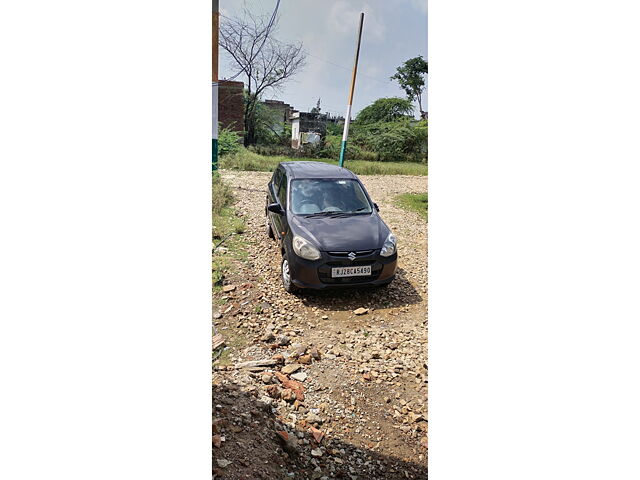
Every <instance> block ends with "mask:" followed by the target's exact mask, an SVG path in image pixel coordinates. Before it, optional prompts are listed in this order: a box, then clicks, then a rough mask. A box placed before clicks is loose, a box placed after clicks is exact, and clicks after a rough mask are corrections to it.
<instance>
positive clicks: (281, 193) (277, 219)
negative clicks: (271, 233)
mask: <svg viewBox="0 0 640 480" xmlns="http://www.w3.org/2000/svg"><path fill="white" fill-rule="evenodd" d="M287 183H288V179H287V172H285V171H284V170H283V171H282V172H281V175H280V183H279V185H278V191H277V195H276V197H277V202H278V204H279V205H280V207H281V208H282V210H283V212H284V215H278V214H274V223H275V226H276V227H277V231H276V235H277V237H278V239H280V242H282V241H283V240H284V238H283V237H284V235H286V232H287V231H288V224H287V187H288V185H287Z"/></svg>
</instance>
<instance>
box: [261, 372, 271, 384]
mask: <svg viewBox="0 0 640 480" xmlns="http://www.w3.org/2000/svg"><path fill="white" fill-rule="evenodd" d="M273 378H274V377H273V375H271V374H270V373H263V374H262V375H261V376H260V380H262V383H266V384H269V383H273Z"/></svg>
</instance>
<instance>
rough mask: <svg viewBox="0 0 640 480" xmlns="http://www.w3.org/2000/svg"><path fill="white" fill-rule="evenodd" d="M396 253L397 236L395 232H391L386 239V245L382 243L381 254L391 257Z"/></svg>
mask: <svg viewBox="0 0 640 480" xmlns="http://www.w3.org/2000/svg"><path fill="white" fill-rule="evenodd" d="M394 253H396V236H395V235H394V234H393V233H390V234H389V236H388V237H387V239H386V240H385V241H384V245H382V250H380V255H382V256H383V257H390V256H391V255H393V254H394Z"/></svg>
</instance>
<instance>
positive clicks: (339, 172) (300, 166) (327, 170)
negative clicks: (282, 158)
mask: <svg viewBox="0 0 640 480" xmlns="http://www.w3.org/2000/svg"><path fill="white" fill-rule="evenodd" d="M280 165H281V166H282V168H284V169H285V171H286V172H287V176H288V177H289V178H356V176H355V174H354V173H353V172H352V171H351V170H347V169H346V168H343V167H338V166H337V165H330V164H328V163H324V162H281V163H280Z"/></svg>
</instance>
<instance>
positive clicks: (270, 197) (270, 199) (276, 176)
mask: <svg viewBox="0 0 640 480" xmlns="http://www.w3.org/2000/svg"><path fill="white" fill-rule="evenodd" d="M281 178H282V171H281V170H280V169H279V168H277V169H276V170H275V171H274V172H273V176H272V177H271V181H270V182H269V185H268V186H267V203H266V205H265V207H264V209H265V212H266V214H267V218H268V219H269V223H270V224H271V229H272V230H273V231H274V232H276V231H277V230H278V228H277V225H276V218H275V217H277V216H278V215H277V214H275V213H273V212H270V211H269V210H268V208H267V207H268V206H269V205H270V204H272V203H278V187H279V186H280V179H281Z"/></svg>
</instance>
